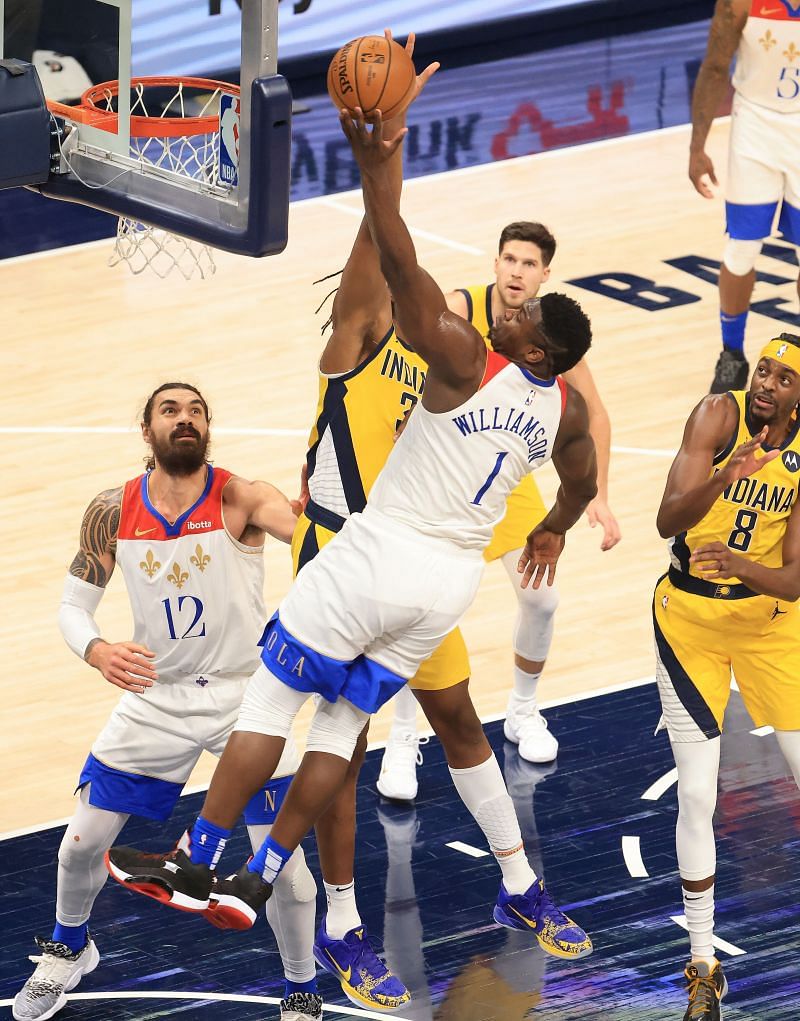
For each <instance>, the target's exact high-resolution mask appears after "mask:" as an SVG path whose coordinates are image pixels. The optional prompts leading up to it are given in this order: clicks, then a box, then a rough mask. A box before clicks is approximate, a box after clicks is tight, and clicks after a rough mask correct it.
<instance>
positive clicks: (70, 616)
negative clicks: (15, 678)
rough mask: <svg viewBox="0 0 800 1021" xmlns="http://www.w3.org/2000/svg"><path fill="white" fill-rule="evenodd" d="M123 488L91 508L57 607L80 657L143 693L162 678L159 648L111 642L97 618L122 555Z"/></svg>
mask: <svg viewBox="0 0 800 1021" xmlns="http://www.w3.org/2000/svg"><path fill="white" fill-rule="evenodd" d="M121 506H122V489H121V488H120V489H108V490H106V491H105V492H104V493H100V495H99V496H96V497H95V498H94V500H92V502H91V503H90V504H89V506H88V507H87V508H86V513H85V514H84V515H83V521H82V523H81V534H80V547H79V549H78V552H77V554H76V555H75V559H74V560H73V561H72V563H71V564H70V568H69V573H68V574H67V577H66V579H65V581H64V591H63V593H62V596H61V605H60V606H59V610H58V626H59V629H60V631H61V634H62V636H63V638H64V641H65V642H66V643H67V645H68V646H69V647H70V649H72V651H73V652H74V653H75V655H76V656H80V657H81V659H84V660H86V662H87V663H88V664H89V666H92V667H94V668H95V669H96V670H99V671H100V673H101V674H102V675H103V677H105V679H106V680H107V681H108V682H109V683H110V684H114V685H116V687H118V688H122V689H123V690H124V691H135V692H138V693H141V692H142V691H144V689H145V688H149V687H150V686H151V685H152V683H153V681H154V680H155V679H156V678H157V676H158V675H157V674H156V672H155V670H154V669H153V667H152V664H151V663H150V660H151V659H153V656H154V653H153V652H151V651H150V649H147V648H146V647H145V646H143V645H137V644H135V643H134V642H115V643H112V642H107V641H105V639H103V638H102V637H101V635H100V628H99V627H98V626H97V622H96V621H95V619H94V614H95V612H96V610H97V607H98V606H99V605H100V600H101V599H102V598H103V593H104V592H105V587H106V585H107V584H108V579H109V578H110V577H111V574H112V572H113V570H114V564H115V563H116V555H117V535H118V534H119V515H120V508H121Z"/></svg>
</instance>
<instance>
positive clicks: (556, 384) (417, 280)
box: [108, 113, 597, 975]
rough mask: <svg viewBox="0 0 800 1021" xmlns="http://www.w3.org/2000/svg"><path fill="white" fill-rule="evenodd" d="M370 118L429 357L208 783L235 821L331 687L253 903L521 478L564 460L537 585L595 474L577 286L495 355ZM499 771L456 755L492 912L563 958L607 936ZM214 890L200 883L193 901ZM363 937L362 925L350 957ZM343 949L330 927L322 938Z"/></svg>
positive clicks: (365, 167) (177, 884) (275, 633)
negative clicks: (555, 884)
mask: <svg viewBox="0 0 800 1021" xmlns="http://www.w3.org/2000/svg"><path fill="white" fill-rule="evenodd" d="M371 123H374V125H375V128H374V131H373V132H370V131H368V130H367V127H366V124H365V122H364V120H363V118H362V117H361V116H360V115H359V116H358V118H357V120H356V121H355V122H353V121H351V120H350V116H349V115H346V114H344V113H343V114H342V125H343V129H344V131H345V134H346V135H347V136H348V138H349V139H350V141H351V144H352V146H353V150H354V152H355V155H356V158H357V160H358V162H359V165H360V167H361V174H362V182H363V191H364V200H365V206H366V211H367V217H368V221H369V226H370V231H371V233H372V236H373V239H374V242H375V245H376V247H377V249H378V252H379V255H380V261H381V269H382V271H383V274H384V276H385V278H386V281H387V283H388V285H389V287H390V289H391V292H392V295H393V298H394V302H395V313H396V320H397V324H398V329H399V331H400V332H401V334H402V336H403V337H407V338H414V346H415V349H416V350H417V351H418V353H419V354H420V356H421V357H422V358H424V359H425V361H426V362H427V363H428V366H429V371H428V376H427V380H426V384H425V390H424V392H423V396H422V398H421V400H420V402H419V404H418V407H417V409H416V411H415V412H414V414H413V415H412V416H411V418H410V422H409V425H408V427H407V428H406V430H405V432H404V433H403V435H402V436H401V437H400V439H399V440H398V442H397V444H396V445H395V448H394V450H393V451H392V453H391V454H390V455H389V459H388V461H387V463H386V466H385V467H384V469H383V471H382V472H381V474H380V475H379V476H378V479H377V481H376V483H375V485H374V486H373V489H372V493H371V498H370V501H369V503H368V504H367V506H366V509H365V510H364V511H363V512H361V513H356V514H352V515H351V516H350V517H349V518H348V519H347V521H346V522H345V524H344V526H343V527H342V529H341V531H340V532H339V533H338V534H337V535H336V536H334V538H333V539H331V541H330V542H329V543H328V544H327V545H326V546H325V547H324V549H322V550H321V551H320V552H319V553H318V554H317V555H316V556H315V557H314V559H313V560H311V561H310V562H309V563H308V564H306V566H305V567H304V568H303V569H302V571H300V573H299V574H298V576H297V579H296V580H295V582H294V584H293V586H292V588H291V589H290V591H289V593H288V595H287V596H286V598H285V599H284V600H283V602H282V603H281V605H280V607H279V610H278V612H277V613H276V614H275V616H274V617H273V618H272V621H271V622H270V626H269V628H268V634H267V639H266V642H265V645H264V650H263V654H262V661H263V662H262V666H261V667H259V669H258V670H257V672H256V673H255V674H254V676H253V678H252V680H251V682H250V685H249V686H248V689H247V693H246V695H245V698H244V700H243V703H242V709H241V712H240V714H239V721H238V723H237V725H236V728H235V731H234V733H233V735H232V736H231V740H230V741H229V743H228V746H227V748H226V750H225V753H224V755H223V757H222V759H221V760H220V764H219V766H218V767H217V770H216V773H215V776H214V780H213V782H212V785H211V788H210V790H209V795H208V797H207V798H206V802H205V804H204V807H203V816H202V818H203V819H205V820H208V821H210V822H213V823H214V825H217V826H219V827H220V828H222V829H223V830H224V829H225V827H226V826H227V824H228V823H229V822H230V820H231V818H232V810H235V806H236V804H237V803H238V802H239V801H240V800H242V799H244V800H246V798H247V797H248V796H249V793H250V792H251V789H255V788H256V787H257V786H259V784H260V782H263V778H264V776H268V775H269V774H270V772H271V770H272V769H273V768H274V765H275V763H276V762H277V760H278V756H279V754H280V752H281V749H282V747H283V742H284V738H285V736H286V735H287V734H288V732H289V728H290V726H291V722H292V720H293V719H294V716H295V715H296V713H297V712H298V710H299V708H300V707H301V706H302V705H303V703H304V702H305V701H306V700H307V699H308V697H309V695H310V694H311V693H312V692H316V693H317V694H319V695H321V696H322V698H321V699H320V700H319V702H318V705H317V708H316V713H315V716H314V719H313V722H312V724H311V729H310V732H309V735H308V741H307V746H306V748H307V750H306V754H305V756H304V759H303V762H302V764H301V767H300V770H299V771H298V774H297V776H296V777H295V780H294V782H293V784H292V787H291V789H290V790H289V792H288V794H287V798H286V801H285V802H284V804H283V806H282V808H281V810H280V812H279V813H278V818H277V819H276V822H275V827H274V828H273V833H272V834H271V835H270V836H269V837H268V838H267V840H266V841H265V842H264V845H263V846H262V847H261V849H260V850H259V852H258V853H257V854H256V855H255V856H254V858H253V859H252V860H251V861H250V862H249V863H247V864H246V865H244V866H243V867H242V869H240V871H239V872H238V873H237V875H236V877H235V880H233V881H232V882H231V885H230V886H229V888H228V889H229V893H230V901H229V905H230V906H231V907H233V906H234V905H235V904H236V903H237V902H238V904H239V905H241V910H242V911H243V912H247V911H249V912H250V913H252V911H253V910H254V909H255V907H256V906H257V905H258V904H259V903H263V901H264V900H265V899H267V898H268V897H269V896H270V893H271V889H272V884H273V883H274V882H275V880H276V878H278V877H279V875H280V874H281V872H282V869H283V867H284V863H285V862H286V861H289V860H290V858H291V854H292V853H293V850H294V848H295V847H297V846H298V845H299V842H300V840H301V839H302V838H303V837H304V836H305V835H306V833H307V832H308V830H309V829H310V827H311V826H312V825H313V824H314V822H315V820H316V819H317V818H318V817H319V815H320V813H321V812H322V811H323V810H324V809H325V808H326V807H327V805H328V804H329V803H330V801H331V799H332V798H333V796H334V795H335V794H336V792H337V791H338V790H339V789H340V787H341V785H342V783H343V782H344V779H345V776H346V774H347V769H348V764H349V762H350V758H351V756H352V754H353V750H354V748H355V745H356V742H357V739H358V736H359V734H360V733H361V731H362V729H363V727H364V725H365V723H366V721H367V720H368V718H369V715H370V714H371V713H373V712H374V711H376V710H377V709H378V708H379V707H380V706H381V705H382V704H383V703H384V702H386V701H387V699H389V698H390V697H391V696H392V695H393V694H394V693H395V692H396V691H398V690H399V689H400V688H401V687H402V686H403V685H404V684H405V683H406V681H407V680H408V678H410V677H412V676H413V675H414V673H415V672H416V670H417V668H418V666H419V664H420V663H421V662H422V660H423V659H425V658H426V657H427V656H428V655H430V653H431V652H432V651H433V650H434V649H435V648H436V647H437V645H438V644H439V643H440V642H441V640H442V638H443V637H444V636H445V635H446V634H448V633H449V632H450V631H451V630H452V628H453V627H454V626H455V625H456V624H457V622H458V620H459V619H460V617H461V616H462V614H463V613H464V611H465V610H466V609H467V607H468V606H469V604H470V602H471V601H472V599H473V597H474V595H475V592H476V590H477V587H478V584H479V581H480V578H481V575H482V573H483V557H482V550H483V547H484V546H485V545H486V543H487V542H488V541H489V538H490V537H491V534H492V530H493V527H494V525H495V524H496V522H497V521H499V520H500V518H501V517H502V516H503V514H504V512H505V502H506V497H507V495H508V492H509V491H510V489H511V488H513V487H514V486H515V485H516V484H517V483H518V482H519V481H520V479H521V478H522V477H523V476H524V475H525V474H527V473H528V472H529V471H531V470H533V469H534V468H536V467H538V466H539V465H541V464H544V463H545V462H546V461H548V460H549V459H550V458H552V460H553V463H554V465H555V467H556V469H557V471H558V474H559V476H560V478H561V486H560V488H559V491H558V496H557V498H556V502H555V505H554V507H553V508H552V509H551V511H550V512H549V513H548V514H547V515H546V517H545V519H544V520H543V521H542V523H541V524H540V525H539V526H538V527H537V528H535V529H534V531H533V532H532V533H531V535H530V537H529V539H528V543H527V545H526V549H525V552H524V553H523V556H522V558H521V560H520V572H521V574H522V578H521V584H524V585H527V584H529V583H533V584H534V585H536V586H539V585H541V584H542V583H544V582H547V581H549V580H552V578H553V573H554V571H555V567H556V562H557V560H558V557H559V556H560V553H561V550H562V549H563V546H564V533H565V532H566V531H567V530H568V529H569V528H571V527H572V525H574V524H575V522H576V521H577V520H578V519H579V518H580V516H581V514H582V513H583V511H584V509H585V508H586V506H587V504H588V503H589V501H590V500H591V499H592V498H593V497H594V496H595V494H596V490H597V486H596V475H597V470H596V460H595V452H594V445H593V443H592V440H591V437H590V435H589V432H588V416H587V412H586V406H585V404H584V402H583V400H582V399H581V398H580V397H579V395H577V393H576V392H575V391H573V390H572V389H571V388H570V387H569V385H568V384H565V383H563V381H560V380H558V378H557V375H558V373H559V372H560V371H563V370H566V369H569V368H570V367H571V366H572V365H574V364H575V363H576V362H577V361H578V360H579V359H580V358H581V357H582V356H583V354H585V352H586V350H587V349H588V347H589V344H590V341H591V331H590V326H589V321H588V319H587V318H586V316H585V315H584V314H583V312H582V311H581V310H580V308H579V306H578V305H577V304H576V303H575V302H574V301H572V300H571V299H569V298H567V297H566V296H564V295H556V294H548V295H546V296H545V297H544V298H543V299H541V301H539V300H534V301H531V302H527V303H526V304H525V305H524V306H523V307H522V308H521V309H520V310H519V312H518V313H516V314H509V315H508V316H507V318H506V319H503V320H501V321H499V322H498V323H496V324H495V326H494V328H493V331H492V342H493V346H494V348H495V351H494V352H489V351H488V350H487V347H486V344H485V343H484V340H483V338H482V336H481V334H480V333H479V332H478V331H477V330H476V329H475V328H474V327H473V326H472V325H471V324H470V323H467V322H466V321H465V320H463V319H461V318H460V317H459V316H456V315H453V314H452V313H450V312H449V311H448V310H447V306H446V303H445V299H444V295H443V294H442V292H441V290H440V289H439V288H438V287H437V286H436V284H435V283H434V282H433V280H432V279H431V278H430V277H429V276H428V275H427V274H426V273H425V272H424V271H423V270H422V269H421V268H420V267H419V266H418V265H417V261H416V253H415V251H414V246H413V243H412V241H411V238H410V235H409V233H408V230H407V228H406V226H405V224H404V222H403V220H402V219H401V218H400V214H399V211H398V209H397V198H396V193H395V190H394V188H393V185H392V181H391V171H390V169H389V167H388V165H387V161H389V160H390V159H391V156H392V154H393V152H394V151H395V150H396V149H397V147H398V145H399V144H400V141H401V138H402V133H401V134H400V135H398V136H396V137H395V138H394V139H393V140H392V141H391V142H384V141H383V138H382V131H381V124H380V116H379V115H376V117H375V118H374V119H372V120H371ZM484 766H487V767H488V768H484ZM494 770H496V771H497V773H498V774H499V767H498V766H497V763H496V761H495V760H494V756H492V757H491V759H490V760H487V763H484V764H479V765H478V766H475V767H471V768H469V769H465V770H455V771H453V772H454V779H455V780H456V785H457V787H458V790H459V794H460V795H461V797H462V800H464V801H465V803H466V804H467V807H468V808H469V809H470V811H471V812H472V814H473V815H474V816H475V818H476V819H477V820H478V821H479V823H480V824H481V825H482V826H483V828H484V832H485V833H486V834H487V836H488V838H489V844H490V847H491V848H492V850H493V851H494V854H495V857H496V859H497V860H498V862H499V864H500V868H501V870H502V873H503V883H502V885H501V888H500V894H499V896H498V901H497V904H496V905H495V908H494V917H495V919H496V920H497V921H498V922H500V923H501V924H503V925H506V926H509V927H511V928H518V929H521V930H523V931H527V932H529V933H535V934H536V936H537V938H539V939H540V940H547V941H548V949H549V950H550V952H551V953H555V954H557V955H559V956H562V957H566V958H571V959H574V958H577V957H580V956H584V955H585V954H587V953H590V952H591V941H590V940H589V939H588V937H587V936H586V934H585V933H584V932H583V930H582V929H580V927H579V926H577V925H575V923H573V922H572V921H571V920H570V919H569V918H567V917H566V916H565V915H564V914H563V913H562V912H561V911H559V910H558V908H556V907H555V905H554V904H553V902H552V900H551V899H550V897H549V895H548V894H547V891H546V890H545V889H544V885H543V883H541V881H538V880H537V879H536V876H535V874H534V872H533V870H532V869H531V868H530V865H529V864H528V862H527V859H526V857H525V851H524V847H523V844H522V840H521V836H520V831H519V824H518V822H517V820H516V816H515V815H514V809H513V804H512V802H511V799H510V797H509V796H508V793H507V792H506V790H505V786H504V785H503V783H502V776H500V777H499V790H498V783H497V777H496V776H495V772H494ZM459 773H462V774H464V775H463V776H457V775H455V774H459ZM108 862H109V868H110V869H111V871H112V874H113V875H115V876H116V877H117V878H118V879H120V880H121V881H122V882H125V883H127V884H128V885H130V886H131V887H132V888H133V889H138V890H139V891H140V892H142V893H149V889H148V887H149V886H150V884H151V883H153V882H154V881H157V882H158V883H160V884H164V885H165V886H169V887H170V888H171V890H172V897H173V898H174V899H176V898H178V897H182V896H183V894H184V891H186V890H187V889H192V890H194V891H195V894H196V895H197V894H199V891H200V890H201V889H202V885H203V883H205V886H206V889H208V890H209V891H210V889H211V875H210V874H209V871H208V869H206V868H205V866H203V865H202V864H188V865H187V863H186V862H183V861H182V862H180V863H176V861H175V858H174V856H162V857H161V859H160V860H158V859H153V858H152V857H149V856H146V855H142V853H141V852H139V851H137V850H136V849H134V848H124V847H119V848H112V850H111V851H110V852H109V856H108ZM176 865H177V866H178V867H176ZM206 903H207V901H206V900H205V899H204V898H203V897H202V896H199V895H198V896H197V900H196V903H195V909H196V910H198V911H202V910H204V909H205V904H206ZM360 938H363V937H359V934H358V932H356V933H354V934H353V941H352V943H353V946H352V954H353V961H354V962H355V961H356V960H357V954H358V942H359V939H360ZM327 952H328V948H327V945H326V944H325V942H324V940H320V937H319V935H318V937H317V944H316V946H315V953H316V954H317V955H318V958H319V956H324V955H325V954H326V953H327ZM336 964H337V967H338V968H339V969H341V971H342V973H343V974H345V975H346V974H349V972H350V970H351V969H352V968H353V967H355V964H351V963H350V961H348V960H346V959H343V958H338V959H337V961H336Z"/></svg>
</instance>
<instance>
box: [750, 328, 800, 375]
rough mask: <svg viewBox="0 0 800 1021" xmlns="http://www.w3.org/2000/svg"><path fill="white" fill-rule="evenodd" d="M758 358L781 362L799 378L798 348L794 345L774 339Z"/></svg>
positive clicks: (799, 348)
mask: <svg viewBox="0 0 800 1021" xmlns="http://www.w3.org/2000/svg"><path fill="white" fill-rule="evenodd" d="M758 357H759V358H773V359H774V360H775V361H776V362H782V363H783V364H784V365H786V366H788V368H790V369H792V370H793V371H794V372H796V373H797V374H798V376H800V347H797V345H796V344H790V343H789V342H788V341H785V340H782V339H781V338H780V337H776V338H775V339H774V340H771V341H770V342H769V343H768V344H767V346H766V347H765V348H764V350H763V351H762V352H761V354H760V355H759V356H758Z"/></svg>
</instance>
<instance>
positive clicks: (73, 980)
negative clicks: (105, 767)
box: [12, 785, 128, 1021]
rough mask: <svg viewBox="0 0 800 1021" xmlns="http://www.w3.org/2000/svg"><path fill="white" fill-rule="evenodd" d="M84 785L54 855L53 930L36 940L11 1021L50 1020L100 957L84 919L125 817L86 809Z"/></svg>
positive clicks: (101, 882) (100, 885) (103, 877)
mask: <svg viewBox="0 0 800 1021" xmlns="http://www.w3.org/2000/svg"><path fill="white" fill-rule="evenodd" d="M89 796H90V790H89V786H88V785H87V786H86V787H84V788H83V789H82V790H81V792H80V799H79V801H78V806H77V808H76V810H75V814H74V815H73V817H72V819H71V820H70V822H69V825H68V826H67V830H66V833H65V834H64V837H63V839H62V841H61V845H60V847H59V849H58V881H57V886H56V924H55V928H54V929H53V934H52V936H51V937H50V939H49V940H47V939H41V938H39V937H36V943H37V945H38V947H39V950H40V951H41V953H40V954H38V955H36V956H35V957H34V958H33V959H34V960H35V962H36V969H35V970H34V972H33V974H32V975H31V976H30V978H29V979H28V980H27V982H26V983H25V985H24V986H23V987H22V989H21V990H20V991H19V993H17V996H16V998H15V1000H14V1006H13V1008H12V1012H13V1016H14V1017H15V1018H16V1019H17V1021H33V1019H35V1018H45V1017H53V1015H54V1014H56V1013H57V1012H58V1011H59V1010H61V1008H62V1007H64V1006H65V1005H66V1003H67V997H66V993H68V992H69V991H70V990H71V989H74V988H75V987H76V986H77V985H78V983H79V982H80V980H81V978H82V976H83V975H86V974H87V973H88V972H90V971H93V970H94V969H95V968H96V967H97V964H98V962H99V960H100V955H99V954H98V952H97V948H96V946H95V944H94V941H93V940H92V938H91V935H90V934H89V929H88V925H89V916H90V915H91V911H92V906H93V905H94V902H95V900H96V898H97V895H98V894H99V893H100V891H101V890H102V888H103V886H104V885H105V883H106V880H107V879H108V873H107V872H106V867H105V864H104V861H103V856H104V854H105V852H106V851H107V850H108V848H109V847H111V845H112V844H113V843H114V840H115V839H116V837H117V835H118V834H119V832H120V830H121V829H122V827H123V826H124V825H125V823H126V821H127V819H128V816H127V815H126V814H123V813H121V812H109V811H106V810H105V809H102V808H95V807H94V806H93V805H91V804H90V803H89Z"/></svg>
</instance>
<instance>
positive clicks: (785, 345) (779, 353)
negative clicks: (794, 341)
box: [775, 344, 789, 358]
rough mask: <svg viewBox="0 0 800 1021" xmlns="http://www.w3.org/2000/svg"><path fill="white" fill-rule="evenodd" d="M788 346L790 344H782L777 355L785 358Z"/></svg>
mask: <svg viewBox="0 0 800 1021" xmlns="http://www.w3.org/2000/svg"><path fill="white" fill-rule="evenodd" d="M788 346H789V345H788V344H781V346H780V347H779V348H778V350H777V351H776V352H775V357H776V358H783V356H784V355H785V354H786V348H787V347H788Z"/></svg>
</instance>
